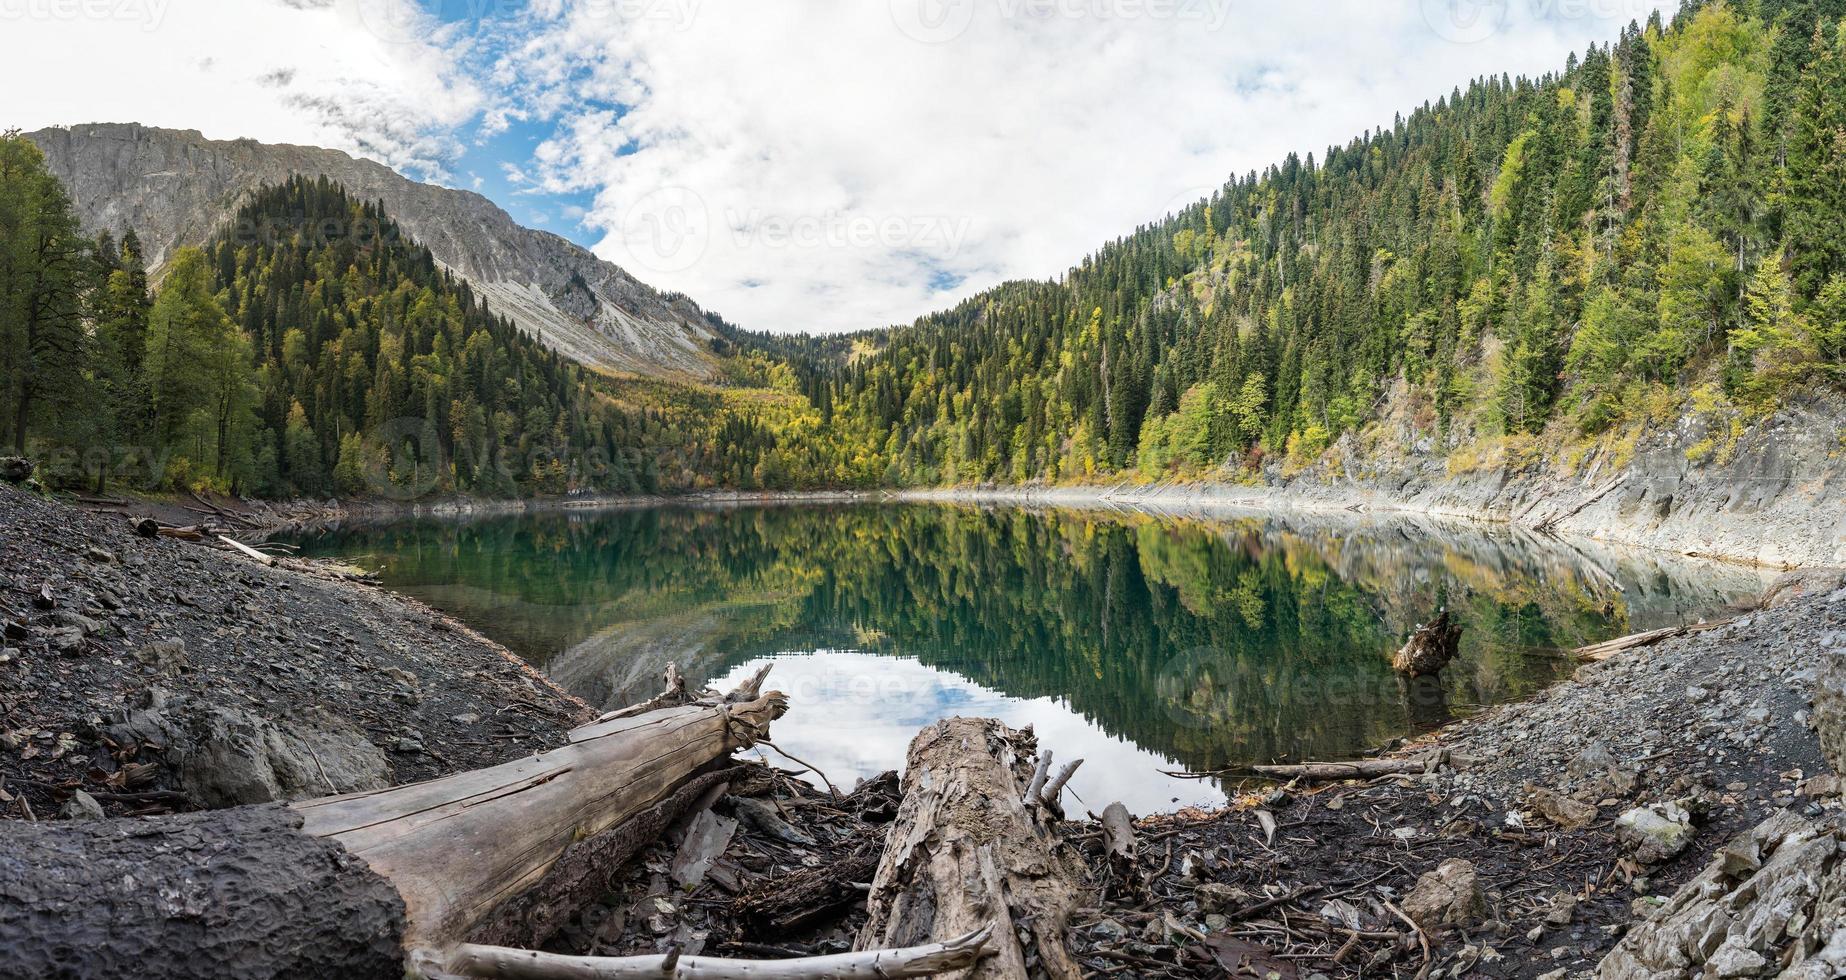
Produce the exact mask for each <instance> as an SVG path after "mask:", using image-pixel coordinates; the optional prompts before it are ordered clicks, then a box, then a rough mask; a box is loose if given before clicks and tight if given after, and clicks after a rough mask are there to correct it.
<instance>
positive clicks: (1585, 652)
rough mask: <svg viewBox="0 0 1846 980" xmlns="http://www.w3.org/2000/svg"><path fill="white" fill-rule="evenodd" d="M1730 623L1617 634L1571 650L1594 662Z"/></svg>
mask: <svg viewBox="0 0 1846 980" xmlns="http://www.w3.org/2000/svg"><path fill="white" fill-rule="evenodd" d="M1731 623H1732V620H1729V619H1726V620H1721V621H1719V622H1715V623H1691V624H1688V625H1686V626H1668V627H1665V628H1663V629H1657V630H1648V631H1647V632H1645V633H1634V634H1632V635H1629V636H1618V637H1616V638H1615V639H1613V640H1605V641H1603V642H1601V643H1592V644H1590V645H1589V646H1586V647H1578V648H1577V649H1576V650H1574V651H1572V656H1574V657H1575V658H1576V659H1578V660H1584V661H1589V662H1591V663H1595V662H1598V661H1602V660H1607V659H1609V658H1610V657H1613V656H1615V655H1616V654H1618V653H1621V652H1622V651H1623V650H1634V649H1637V648H1639V647H1651V646H1653V645H1654V644H1656V643H1660V642H1663V641H1665V640H1670V639H1673V638H1674V637H1676V636H1689V635H1691V634H1693V633H1703V632H1705V631H1706V630H1715V629H1717V628H1718V627H1720V626H1729V625H1730V624H1731Z"/></svg>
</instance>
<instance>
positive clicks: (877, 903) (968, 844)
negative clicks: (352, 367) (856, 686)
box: [856, 718, 1093, 980]
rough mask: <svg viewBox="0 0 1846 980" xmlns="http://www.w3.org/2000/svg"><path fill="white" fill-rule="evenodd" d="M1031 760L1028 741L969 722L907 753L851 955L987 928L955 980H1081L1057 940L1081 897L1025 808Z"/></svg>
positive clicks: (1086, 896) (1065, 862) (1083, 882)
mask: <svg viewBox="0 0 1846 980" xmlns="http://www.w3.org/2000/svg"><path fill="white" fill-rule="evenodd" d="M1035 748H1036V746H1035V744H1034V739H1033V737H1032V735H1031V733H1030V732H1029V731H1026V732H1015V731H1012V730H1011V729H1008V728H1006V727H1005V726H1004V725H1001V724H1000V723H999V722H997V721H992V720H984V719H969V718H951V719H948V720H946V721H942V722H939V723H937V724H935V725H932V726H930V727H929V728H926V729H924V730H923V732H922V733H921V734H919V735H918V736H917V737H916V739H915V740H914V741H912V742H911V743H910V754H909V760H908V768H907V769H906V771H905V774H904V783H903V785H904V801H903V804H902V805H901V806H900V807H899V809H898V814H897V819H896V820H895V821H894V822H893V823H892V825H891V830H890V833H889V835H888V837H887V840H886V844H885V850H884V855H883V858H882V860H881V861H880V863H879V865H878V872H877V874H876V876H875V877H874V878H873V879H872V891H871V894H870V895H869V896H868V901H867V904H868V907H869V909H870V912H871V917H870V920H869V921H867V923H866V924H865V927H864V929H862V930H861V931H860V933H859V938H858V942H857V944H856V946H857V948H858V949H861V950H867V949H875V948H879V947H902V946H911V945H916V944H918V943H922V942H926V941H929V940H931V939H934V940H937V941H944V940H947V939H949V938H950V937H953V936H958V935H962V934H964V933H967V932H969V931H970V930H974V929H979V928H984V927H989V926H991V927H992V929H993V939H994V955H993V956H992V957H990V958H988V959H986V960H983V961H982V962H981V963H979V964H977V965H976V966H975V967H974V968H973V969H971V970H969V971H968V972H967V973H966V974H962V976H964V977H967V978H968V980H999V978H1008V980H1014V978H1019V977H1030V976H1046V977H1052V978H1057V980H1065V978H1073V980H1074V978H1076V977H1080V976H1082V971H1081V970H1080V969H1079V967H1078V965H1077V963H1076V961H1075V959H1074V958H1073V957H1072V956H1071V954H1070V951H1069V949H1068V948H1067V946H1066V945H1065V936H1064V933H1065V929H1066V927H1067V925H1068V923H1069V921H1070V917H1071V914H1072V912H1073V911H1074V910H1075V909H1077V908H1078V907H1079V906H1081V905H1084V904H1087V903H1088V901H1089V900H1090V898H1091V893H1092V891H1093V889H1092V886H1091V884H1090V882H1089V881H1088V877H1087V874H1086V871H1085V868H1084V866H1083V863H1082V862H1081V861H1080V860H1078V858H1077V855H1076V854H1075V852H1074V851H1073V850H1072V849H1071V848H1070V847H1069V846H1068V845H1067V844H1066V843H1065V842H1064V841H1063V840H1062V839H1061V838H1060V837H1059V835H1058V831H1057V828H1056V827H1055V826H1054V825H1053V824H1052V822H1051V821H1050V819H1049V815H1048V814H1047V813H1046V811H1045V810H1044V809H1043V808H1040V807H1036V806H1028V805H1027V803H1026V796H1025V793H1024V790H1025V789H1026V787H1027V786H1028V785H1029V784H1030V783H1031V782H1033V781H1034V780H1033V772H1034V766H1033V758H1032V757H1033V753H1034V750H1035ZM1047 768H1048V767H1047ZM1022 936H1023V938H1022ZM1032 961H1036V963H1035V966H1034V968H1033V969H1031V970H1028V969H1027V966H1026V964H1027V963H1028V962H1032Z"/></svg>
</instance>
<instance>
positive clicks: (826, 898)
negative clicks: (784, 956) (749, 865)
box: [731, 846, 879, 940]
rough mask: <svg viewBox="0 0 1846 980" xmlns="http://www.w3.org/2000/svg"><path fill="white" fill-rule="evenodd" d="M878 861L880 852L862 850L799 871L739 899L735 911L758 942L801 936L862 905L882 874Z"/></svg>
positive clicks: (868, 847) (876, 850) (864, 848)
mask: <svg viewBox="0 0 1846 980" xmlns="http://www.w3.org/2000/svg"><path fill="white" fill-rule="evenodd" d="M878 859H879V849H878V848H877V847H875V846H866V847H861V848H858V849H856V850H854V851H853V852H852V854H850V855H848V856H847V857H846V858H845V859H844V860H841V861H836V862H834V863H832V864H829V865H826V866H824V867H819V868H807V869H804V870H802V871H797V872H795V873H794V874H792V875H789V876H788V877H787V878H783V879H781V880H778V881H774V882H769V883H765V884H764V885H763V886H762V887H761V888H759V889H757V890H755V891H752V892H750V893H748V894H745V895H740V896H738V897H737V899H736V900H735V901H733V902H732V903H731V911H732V912H733V913H734V914H736V915H737V917H738V918H740V919H742V920H743V921H744V924H745V925H746V926H747V927H748V928H749V930H750V932H751V935H752V936H754V937H756V938H760V939H763V940H775V939H779V938H781V937H783V936H786V935H788V934H790V933H794V932H799V931H801V930H803V929H806V928H808V927H809V926H812V925H814V924H816V923H819V922H821V921H823V920H826V919H830V918H832V917H834V916H835V915H838V914H839V913H840V912H841V911H843V910H845V909H846V908H848V907H849V906H852V905H854V904H857V903H860V902H863V901H864V900H865V892H864V891H863V890H862V886H863V884H864V883H865V882H868V881H871V880H872V876H873V875H874V874H876V873H877V871H878Z"/></svg>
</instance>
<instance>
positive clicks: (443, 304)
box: [0, 137, 657, 495]
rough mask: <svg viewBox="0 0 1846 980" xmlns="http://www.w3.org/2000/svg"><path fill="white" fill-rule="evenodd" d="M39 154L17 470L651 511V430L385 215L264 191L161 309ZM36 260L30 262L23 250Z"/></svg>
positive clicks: (16, 268) (189, 254) (27, 215)
mask: <svg viewBox="0 0 1846 980" xmlns="http://www.w3.org/2000/svg"><path fill="white" fill-rule="evenodd" d="M37 154H38V151H37V149H36V148H35V147H33V146H32V144H30V143H28V142H26V141H25V140H23V139H19V138H17V137H14V138H9V139H6V140H5V141H3V142H0V166H3V167H5V168H6V169H5V170H3V171H0V187H4V188H5V190H6V192H7V193H5V194H0V207H4V208H6V210H5V212H4V214H3V215H0V229H4V231H5V234H4V235H3V236H0V237H4V239H5V240H6V241H7V243H8V244H9V246H12V248H10V249H9V253H8V255H7V256H6V257H5V259H4V260H0V297H4V298H5V300H6V302H7V303H8V304H9V306H8V309H7V310H6V315H5V316H4V317H0V325H4V328H5V329H6V330H7V331H8V334H7V336H6V337H5V338H3V339H0V343H3V344H4V349H5V350H6V351H7V352H8V357H7V359H6V366H5V372H4V377H3V378H0V389H3V390H4V392H5V394H6V396H7V397H6V406H7V412H8V421H9V423H10V424H9V435H10V436H11V441H12V443H13V446H14V448H15V450H16V451H22V452H23V451H25V450H26V449H27V446H28V437H35V438H34V445H33V447H32V448H34V449H36V450H38V451H40V452H42V453H48V454H50V455H51V456H52V457H54V458H53V459H52V460H50V462H51V463H52V465H51V466H50V467H48V470H49V471H50V472H51V473H53V474H54V475H56V476H57V477H59V478H60V479H63V480H66V481H68V480H70V479H71V478H72V477H73V476H74V475H75V474H78V473H81V474H82V476H83V477H84V478H85V479H86V480H91V481H94V483H95V484H96V485H99V486H100V485H105V484H107V483H108V482H111V481H115V482H121V483H125V484H127V485H130V486H135V487H141V488H149V489H158V488H169V487H172V488H182V487H192V486H215V487H218V488H220V489H224V490H229V491H233V492H249V493H257V494H265V495H285V494H327V493H332V492H339V493H344V494H365V493H370V494H385V495H397V494H420V493H426V492H431V491H438V492H441V491H458V492H468V493H478V494H489V495H505V494H512V493H518V492H551V493H562V492H565V491H566V490H570V489H600V490H609V491H627V492H633V491H637V490H652V489H654V485H655V480H656V479H657V472H656V464H655V461H654V460H653V458H652V455H651V454H650V453H648V452H645V451H641V450H640V449H639V447H640V446H641V445H643V443H644V442H645V441H646V433H647V430H648V427H649V424H650V423H649V419H648V418H647V415H646V413H645V412H641V413H632V412H629V411H625V410H624V409H623V408H621V407H619V406H617V405H616V404H615V403H613V402H612V401H611V400H610V399H609V398H608V397H607V396H606V395H605V394H602V393H600V392H599V391H598V389H597V388H596V387H595V386H594V385H593V384H592V383H591V380H590V377H589V375H588V373H587V372H586V371H585V370H584V369H583V368H582V367H580V366H578V365H576V364H574V363H571V362H569V361H566V360H563V359H561V358H560V357H559V356H558V355H557V354H556V353H554V352H551V351H549V350H547V349H545V348H544V347H543V346H542V345H541V344H540V343H539V342H538V341H537V340H536V339H534V338H531V337H528V336H525V335H523V334H521V333H520V332H519V331H518V330H517V329H515V328H514V327H513V326H512V325H511V324H509V323H508V322H507V321H506V320H504V319H502V318H501V317H499V316H496V315H495V314H494V313H492V312H491V311H490V310H489V309H487V307H486V306H485V305H484V304H482V303H480V302H478V301H477V299H476V298H475V297H474V295H473V294H472V292H471V291H470V289H469V287H468V286H467V285H466V284H465V283H463V282H461V281H459V280H457V279H455V278H453V277H452V276H450V275H449V274H448V273H447V272H445V271H443V270H441V269H439V268H438V267H437V265H436V263H435V261H434V260H433V259H432V258H431V256H430V254H429V252H428V250H427V249H424V248H423V247H421V246H420V245H417V244H416V243H414V242H412V241H410V240H408V239H407V238H405V237H404V236H403V235H402V234H401V232H400V231H399V229H398V227H397V226H396V225H395V224H394V223H393V222H392V220H391V219H390V218H389V217H388V216H387V215H385V214H383V213H381V212H380V211H379V210H378V208H377V207H376V206H375V205H370V204H365V203H362V202H359V201H355V200H352V199H351V198H349V197H348V196H347V195H346V193H345V192H344V191H343V190H341V189H340V188H339V187H337V186H335V185H332V184H330V183H328V182H327V181H325V180H324V179H322V180H316V181H307V180H301V179H297V180H293V181H291V182H289V183H288V184H286V185H285V186H281V187H275V188H269V189H266V190H264V191H263V192H261V193H260V194H258V195H256V197H255V198H254V199H253V200H252V201H251V202H250V203H248V204H247V205H246V206H245V207H244V208H242V209H241V210H240V211H239V213H238V215H237V220H236V221H235V223H234V224H233V225H232V226H231V227H229V228H227V229H225V230H224V231H223V232H222V233H221V234H220V235H219V236H218V237H217V238H216V239H214V241H213V242H212V243H210V244H209V245H208V246H207V247H206V248H204V249H202V250H201V249H183V250H181V251H180V252H179V253H178V254H177V255H176V256H175V257H174V258H173V260H172V261H171V262H170V263H169V264H168V267H167V269H166V272H165V275H164V278H163V281H162V283H161V285H160V289H159V293H158V296H157V297H156V296H155V295H154V294H152V293H151V292H150V290H149V284H148V278H147V274H146V272H145V270H144V267H143V262H142V255H141V249H140V245H139V242H138V241H137V239H136V237H135V235H134V232H133V231H132V230H129V231H128V232H127V233H126V234H125V235H124V237H123V239H122V241H121V243H120V244H119V245H118V244H117V243H116V242H115V240H114V239H113V238H112V237H110V236H108V235H107V234H105V235H104V236H102V238H101V239H100V240H96V241H92V240H88V239H85V238H83V237H82V236H81V235H79V234H78V231H77V227H76V223H75V220H74V219H73V218H72V217H71V215H70V209H69V204H68V201H67V200H66V199H65V198H64V195H63V191H62V189H61V188H60V187H59V185H58V183H57V181H56V180H55V179H52V178H51V177H50V176H49V175H47V174H45V173H44V172H43V168H42V163H41V162H40V161H39V160H38V158H37ZM21 246H25V248H21Z"/></svg>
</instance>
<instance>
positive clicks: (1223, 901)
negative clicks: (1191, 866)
mask: <svg viewBox="0 0 1846 980" xmlns="http://www.w3.org/2000/svg"><path fill="white" fill-rule="evenodd" d="M1192 895H1193V897H1194V898H1196V899H1198V902H1199V911H1201V912H1228V911H1230V910H1232V909H1235V908H1238V907H1239V906H1240V905H1241V903H1242V902H1243V900H1244V898H1245V897H1246V894H1245V892H1244V891H1243V890H1242V889H1239V888H1233V887H1231V886H1230V885H1224V884H1219V883H1218V882H1215V881H1207V882H1204V883H1202V884H1200V885H1199V886H1198V887H1197V888H1194V889H1193V890H1192Z"/></svg>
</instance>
